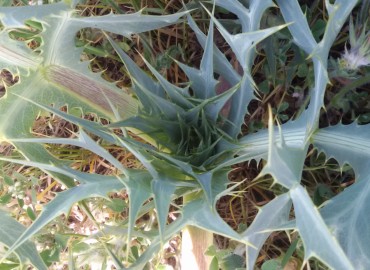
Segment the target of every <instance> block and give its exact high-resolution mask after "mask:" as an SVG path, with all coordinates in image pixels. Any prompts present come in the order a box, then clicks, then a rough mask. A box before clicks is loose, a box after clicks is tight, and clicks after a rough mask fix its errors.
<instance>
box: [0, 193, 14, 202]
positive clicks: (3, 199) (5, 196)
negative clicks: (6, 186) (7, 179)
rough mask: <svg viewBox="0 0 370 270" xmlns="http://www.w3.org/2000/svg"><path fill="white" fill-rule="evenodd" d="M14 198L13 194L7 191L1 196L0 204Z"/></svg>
mask: <svg viewBox="0 0 370 270" xmlns="http://www.w3.org/2000/svg"><path fill="white" fill-rule="evenodd" d="M11 199H12V194H10V193H7V194H5V195H3V196H1V197H0V204H7V203H8V202H10V200H11Z"/></svg>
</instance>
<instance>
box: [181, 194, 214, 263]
mask: <svg viewBox="0 0 370 270" xmlns="http://www.w3.org/2000/svg"><path fill="white" fill-rule="evenodd" d="M196 196H197V194H189V195H186V196H184V204H186V203H187V202H189V201H191V200H193V199H194V197H196ZM212 244H213V233H212V232H209V231H205V230H203V229H200V228H197V227H194V226H186V227H185V228H184V229H183V231H182V242H181V262H180V263H181V269H185V270H186V269H192V270H208V269H209V266H210V263H211V258H210V257H209V256H206V255H205V254H204V252H205V251H206V250H207V248H208V247H210V246H211V245H212Z"/></svg>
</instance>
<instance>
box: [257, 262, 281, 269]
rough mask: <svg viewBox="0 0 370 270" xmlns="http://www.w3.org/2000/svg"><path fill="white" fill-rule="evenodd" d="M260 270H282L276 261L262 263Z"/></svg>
mask: <svg viewBox="0 0 370 270" xmlns="http://www.w3.org/2000/svg"><path fill="white" fill-rule="evenodd" d="M262 270H283V268H282V267H281V263H280V262H279V261H278V260H268V261H266V262H264V263H263V265H262Z"/></svg>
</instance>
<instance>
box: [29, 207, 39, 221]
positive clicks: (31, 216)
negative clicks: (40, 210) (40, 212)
mask: <svg viewBox="0 0 370 270" xmlns="http://www.w3.org/2000/svg"><path fill="white" fill-rule="evenodd" d="M26 212H27V215H28V217H29V218H30V219H31V220H32V221H34V220H35V219H36V218H37V216H36V214H35V212H34V211H33V209H32V208H31V207H30V206H28V207H27V210H26Z"/></svg>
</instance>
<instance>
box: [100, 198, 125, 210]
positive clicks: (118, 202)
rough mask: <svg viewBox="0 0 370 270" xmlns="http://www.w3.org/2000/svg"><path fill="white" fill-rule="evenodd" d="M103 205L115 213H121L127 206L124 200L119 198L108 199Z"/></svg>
mask: <svg viewBox="0 0 370 270" xmlns="http://www.w3.org/2000/svg"><path fill="white" fill-rule="evenodd" d="M105 205H106V206H107V207H109V208H110V209H112V210H113V211H114V212H117V213H121V212H123V211H124V210H125V209H126V208H127V206H128V205H127V203H126V202H125V201H124V200H122V199H119V198H113V199H110V200H109V201H107V203H106V204H105Z"/></svg>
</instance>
